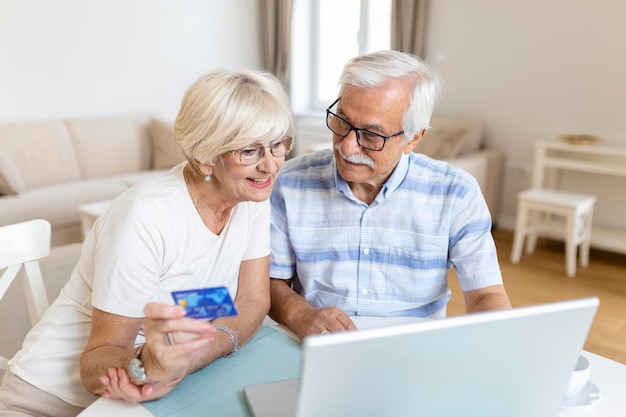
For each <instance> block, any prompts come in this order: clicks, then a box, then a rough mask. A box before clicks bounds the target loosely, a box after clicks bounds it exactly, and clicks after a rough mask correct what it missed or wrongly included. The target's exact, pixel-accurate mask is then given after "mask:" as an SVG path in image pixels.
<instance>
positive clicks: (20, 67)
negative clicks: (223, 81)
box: [0, 0, 261, 122]
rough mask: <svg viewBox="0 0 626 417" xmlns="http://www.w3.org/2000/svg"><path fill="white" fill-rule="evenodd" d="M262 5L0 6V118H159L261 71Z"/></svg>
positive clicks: (191, 1)
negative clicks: (218, 76) (196, 87)
mask: <svg viewBox="0 0 626 417" xmlns="http://www.w3.org/2000/svg"><path fill="white" fill-rule="evenodd" d="M258 30H259V26H258V6H257V1H256V0H228V1H222V0H0V122H5V121H9V122H12V121H30V120H41V119H51V118H59V117H77V116H94V115H95V116H100V115H115V114H123V113H133V112H142V113H143V112H155V113H158V114H162V115H163V116H165V117H169V118H171V119H173V118H174V117H175V116H176V112H177V111H178V106H179V104H180V100H181V98H182V95H183V93H184V91H185V89H186V88H187V87H188V86H189V85H190V84H191V83H192V82H193V81H194V80H195V79H196V78H198V77H199V76H200V75H201V74H203V73H205V72H207V71H209V70H211V69H213V68H215V67H218V66H222V67H226V68H232V69H235V68H240V67H258V66H260V62H261V61H260V53H259V48H260V41H259V36H258Z"/></svg>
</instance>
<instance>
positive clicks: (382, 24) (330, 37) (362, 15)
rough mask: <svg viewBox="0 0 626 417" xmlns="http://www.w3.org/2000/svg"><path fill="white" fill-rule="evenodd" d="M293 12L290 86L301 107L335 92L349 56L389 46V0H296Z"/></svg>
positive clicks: (318, 105) (316, 104)
mask: <svg viewBox="0 0 626 417" xmlns="http://www.w3.org/2000/svg"><path fill="white" fill-rule="evenodd" d="M293 18H294V20H293V24H292V48H293V51H292V57H293V59H292V78H291V79H292V83H291V90H292V104H293V105H294V110H295V111H296V112H299V113H302V112H307V111H311V110H312V111H315V110H323V109H325V108H326V107H327V106H328V105H329V104H330V103H332V102H333V101H334V100H335V99H336V98H337V93H338V88H337V87H338V86H337V83H338V81H339V76H340V74H341V70H342V68H343V66H344V64H345V63H346V62H347V61H348V60H349V59H350V58H352V57H354V56H356V55H360V54H364V53H367V52H371V51H376V50H381V49H389V48H390V44H391V43H390V38H391V0H340V1H337V0H295V2H294V17H293Z"/></svg>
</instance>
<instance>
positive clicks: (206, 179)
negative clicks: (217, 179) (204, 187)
mask: <svg viewBox="0 0 626 417" xmlns="http://www.w3.org/2000/svg"><path fill="white" fill-rule="evenodd" d="M204 180H205V181H206V182H209V181H211V174H207V175H206V177H204Z"/></svg>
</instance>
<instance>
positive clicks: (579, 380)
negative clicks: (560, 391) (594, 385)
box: [565, 355, 591, 400]
mask: <svg viewBox="0 0 626 417" xmlns="http://www.w3.org/2000/svg"><path fill="white" fill-rule="evenodd" d="M590 370H591V364H590V363H589V359H587V358H586V357H584V356H583V355H580V356H579V357H578V361H577V362H576V367H575V368H574V371H573V372H572V375H571V376H570V379H569V383H568V384H567V391H566V392H565V399H566V400H567V399H570V398H573V397H575V396H576V395H578V393H580V391H582V389H583V388H584V387H585V385H587V381H589V373H590Z"/></svg>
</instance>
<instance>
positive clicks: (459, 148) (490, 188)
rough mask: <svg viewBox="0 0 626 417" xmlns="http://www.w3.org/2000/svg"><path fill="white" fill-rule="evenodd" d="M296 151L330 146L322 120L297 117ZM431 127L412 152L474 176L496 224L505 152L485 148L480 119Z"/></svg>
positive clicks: (445, 120) (437, 120) (442, 120)
mask: <svg viewBox="0 0 626 417" xmlns="http://www.w3.org/2000/svg"><path fill="white" fill-rule="evenodd" d="M296 124H297V139H298V141H297V142H296V153H298V154H301V153H306V152H315V151H317V150H320V149H326V148H330V147H331V142H330V138H331V134H330V132H329V131H328V129H327V128H326V125H325V124H324V121H323V120H321V121H320V120H319V118H314V117H308V118H299V119H296ZM430 125H431V129H430V130H428V132H427V133H426V135H424V137H423V138H422V139H421V140H420V141H419V142H418V144H417V145H416V146H415V148H414V149H413V151H414V152H419V153H423V154H425V155H428V156H430V157H431V158H433V159H440V160H444V161H446V162H449V163H450V164H452V165H453V166H455V167H458V168H461V169H463V170H465V171H467V172H469V173H470V174H472V175H473V176H474V178H476V180H477V181H478V184H479V185H480V188H481V191H482V192H483V196H484V197H485V200H486V202H487V206H488V207H489V212H490V214H491V218H492V222H493V224H494V225H496V224H497V221H498V215H499V213H500V200H501V195H502V190H501V188H502V175H503V168H504V153H503V152H501V151H498V150H495V149H489V148H486V147H485V141H484V139H485V137H484V128H483V124H482V122H481V121H480V120H477V119H467V118H456V117H445V116H433V117H432V118H431V123H430Z"/></svg>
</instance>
